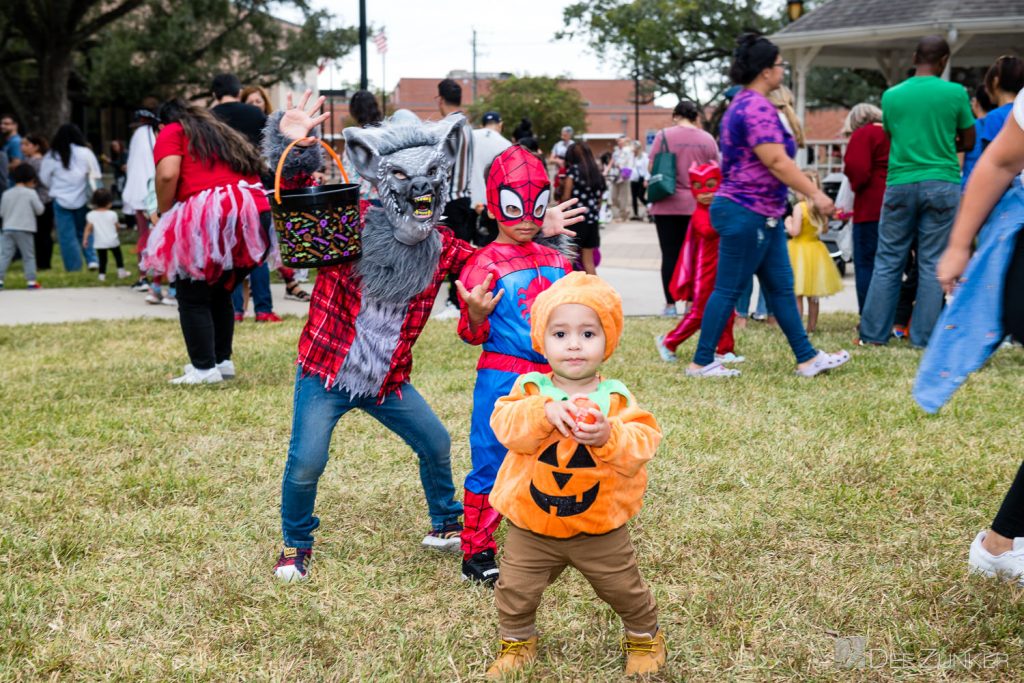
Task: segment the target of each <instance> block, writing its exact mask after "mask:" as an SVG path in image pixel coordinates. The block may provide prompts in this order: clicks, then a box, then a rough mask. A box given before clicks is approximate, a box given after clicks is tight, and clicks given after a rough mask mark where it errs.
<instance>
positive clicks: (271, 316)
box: [256, 313, 281, 323]
mask: <svg viewBox="0 0 1024 683" xmlns="http://www.w3.org/2000/svg"><path fill="white" fill-rule="evenodd" d="M256 322H258V323H279V322H281V316H279V315H278V314H277V313H257V314H256Z"/></svg>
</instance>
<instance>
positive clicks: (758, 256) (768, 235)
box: [693, 195, 818, 366]
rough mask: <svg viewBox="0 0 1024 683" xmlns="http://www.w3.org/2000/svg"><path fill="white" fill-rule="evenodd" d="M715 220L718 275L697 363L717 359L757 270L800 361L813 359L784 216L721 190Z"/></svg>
mask: <svg viewBox="0 0 1024 683" xmlns="http://www.w3.org/2000/svg"><path fill="white" fill-rule="evenodd" d="M711 223H712V225H714V226H715V229H716V230H717V231H718V236H719V241H718V276H717V277H716V278H715V290H714V291H713V292H712V293H711V298H710V299H708V304H707V307H706V308H705V309H704V321H703V322H702V323H701V326H700V340H699V341H698V342H697V351H696V353H695V354H694V356H693V362H694V363H696V364H697V365H702V366H703V365H709V364H711V363H712V362H713V361H714V360H715V345H716V344H718V339H719V337H721V336H722V330H724V329H725V325H726V323H727V322H728V321H729V316H730V315H732V312H733V310H735V308H736V299H738V298H739V295H740V292H742V291H743V288H744V287H746V286H747V283H749V282H750V278H751V276H753V275H754V274H757V280H758V282H759V283H761V287H762V289H763V290H764V296H765V300H766V301H767V303H768V306H769V308H771V310H772V312H773V313H774V314H775V319H776V320H778V322H779V327H780V328H781V329H782V332H783V333H784V334H785V335H786V339H787V340H788V341H789V346H790V348H792V349H793V355H795V356H796V362H797V363H803V362H806V361H809V360H811V359H812V358H814V356H815V355H817V353H818V352H817V351H816V350H815V348H814V347H813V346H811V342H810V341H809V340H808V339H807V332H806V331H805V330H804V324H803V322H802V321H801V320H800V312H799V311H798V310H797V308H796V295H795V294H794V293H793V267H792V266H791V265H790V262H789V251H788V249H787V248H786V233H785V230H784V228H783V227H782V220H781V219H771V218H768V217H766V216H762V215H761V214H758V213H755V212H753V211H751V210H750V209H747V208H746V207H743V206H741V205H739V204H737V203H736V202H734V201H732V200H731V199H726V198H725V197H722V196H721V195H719V196H716V197H715V199H714V201H713V202H712V203H711ZM773 223H774V225H773Z"/></svg>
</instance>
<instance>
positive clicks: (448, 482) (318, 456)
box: [281, 368, 462, 548]
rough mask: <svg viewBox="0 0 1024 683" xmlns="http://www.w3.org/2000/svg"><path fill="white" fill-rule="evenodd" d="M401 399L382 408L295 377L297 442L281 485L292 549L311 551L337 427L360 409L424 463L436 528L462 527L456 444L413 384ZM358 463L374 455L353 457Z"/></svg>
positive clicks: (319, 381)
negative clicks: (454, 464) (317, 506)
mask: <svg viewBox="0 0 1024 683" xmlns="http://www.w3.org/2000/svg"><path fill="white" fill-rule="evenodd" d="M401 393H402V397H401V398H399V397H398V394H397V393H391V394H388V397H387V398H385V399H384V402H383V403H381V404H379V405H378V404H377V397H376V396H355V397H353V396H350V395H349V393H348V392H347V391H341V390H338V389H326V388H324V385H323V380H322V379H321V378H319V377H317V376H313V375H311V376H306V377H303V376H302V370H301V368H300V369H299V371H298V372H297V373H296V377H295V398H294V415H293V417H292V438H291V441H290V442H289V444H288V460H287V462H286V463H285V466H284V477H283V481H282V482H281V531H282V532H283V534H284V544H285V545H286V546H288V547H291V548H312V547H313V531H314V530H315V529H316V528H317V527H318V526H320V520H319V519H317V518H316V517H314V516H313V505H314V503H315V502H316V487H317V482H318V481H319V480H320V475H321V474H323V471H324V468H325V467H326V466H327V459H328V448H329V446H330V443H331V433H332V432H333V431H334V425H336V424H338V420H339V419H340V418H341V416H342V415H344V414H345V413H347V412H348V411H350V410H352V409H353V408H359V409H361V410H363V411H364V412H366V413H368V414H369V415H370V416H372V417H373V418H375V419H376V420H377V421H378V422H380V423H381V424H383V425H384V426H385V427H387V428H388V429H390V430H391V431H393V432H395V433H396V434H397V435H398V436H400V437H402V440H403V441H405V443H407V444H409V446H410V447H411V448H412V449H413V450H414V451H415V452H416V455H417V456H419V459H420V481H421V482H422V484H423V492H424V493H425V494H426V498H427V509H428V510H429V512H430V521H431V524H432V525H433V526H434V528H440V527H443V526H444V525H445V524H447V523H449V522H454V521H457V520H458V518H459V515H461V514H462V504H461V503H459V502H458V501H456V500H455V485H454V484H453V483H452V466H451V458H450V453H451V439H450V438H449V436H448V431H447V430H446V429H445V428H444V425H443V424H441V421H440V420H439V419H437V416H436V415H434V411H432V410H431V409H430V406H429V405H427V402H426V401H425V400H424V399H423V397H422V396H420V394H419V392H417V391H416V389H415V387H413V385H412V384H409V383H408V382H406V383H405V384H403V385H402V389H401ZM351 455H352V456H355V457H360V458H366V457H372V454H367V453H353V454H351Z"/></svg>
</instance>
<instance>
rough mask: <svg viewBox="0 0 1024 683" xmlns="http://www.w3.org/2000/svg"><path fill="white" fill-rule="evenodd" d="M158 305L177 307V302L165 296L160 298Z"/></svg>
mask: <svg viewBox="0 0 1024 683" xmlns="http://www.w3.org/2000/svg"><path fill="white" fill-rule="evenodd" d="M147 300H148V297H147ZM160 303H162V304H163V305H164V306H177V305H178V300H177V299H175V298H173V297H169V296H167V295H166V294H165V295H164V296H163V297H161V298H160Z"/></svg>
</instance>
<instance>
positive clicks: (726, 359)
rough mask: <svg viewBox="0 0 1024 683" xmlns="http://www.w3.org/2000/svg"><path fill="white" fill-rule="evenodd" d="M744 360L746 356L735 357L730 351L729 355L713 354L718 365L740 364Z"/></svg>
mask: <svg viewBox="0 0 1024 683" xmlns="http://www.w3.org/2000/svg"><path fill="white" fill-rule="evenodd" d="M746 359H747V358H746V356H737V355H736V354H735V353H733V352H732V351H730V352H729V353H716V354H715V360H717V361H718V362H719V363H742V362H743V361H745V360H746Z"/></svg>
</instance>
